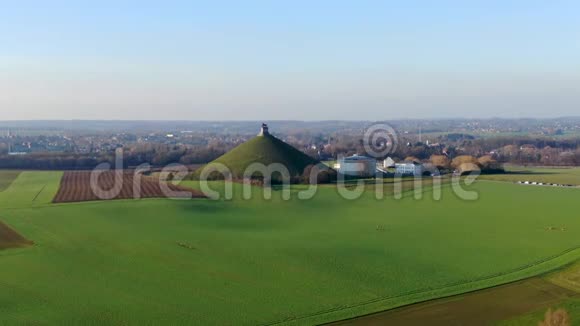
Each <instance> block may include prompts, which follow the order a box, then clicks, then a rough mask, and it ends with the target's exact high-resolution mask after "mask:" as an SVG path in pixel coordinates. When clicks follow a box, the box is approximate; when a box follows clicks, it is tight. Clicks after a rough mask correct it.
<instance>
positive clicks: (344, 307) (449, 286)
mask: <svg viewBox="0 0 580 326" xmlns="http://www.w3.org/2000/svg"><path fill="white" fill-rule="evenodd" d="M579 249H580V245H578V246H575V247H572V248H569V249H566V250H564V251H561V252H560V253H558V254H555V255H552V256H548V257H546V258H543V259H540V260H537V261H535V262H532V263H530V264H527V265H523V266H520V267H516V268H513V269H510V270H508V271H505V272H500V273H495V274H491V275H488V276H484V277H481V278H477V279H474V280H471V281H468V282H455V283H450V284H447V285H444V286H440V287H436V288H429V289H419V290H414V291H409V292H405V293H401V294H397V295H393V296H383V297H377V298H374V299H370V300H366V301H362V302H358V303H355V304H352V305H348V306H347V305H341V306H339V307H335V308H330V309H326V310H321V311H318V312H314V313H311V314H308V315H302V316H298V317H294V318H286V319H283V320H278V321H273V322H268V323H265V324H260V325H262V326H272V325H280V324H284V323H291V322H298V321H301V320H302V321H303V320H305V319H309V318H312V317H317V316H323V315H326V314H330V313H335V312H340V311H344V310H348V309H353V308H359V307H364V306H366V305H370V304H373V303H380V302H381V301H387V300H393V299H398V298H404V297H407V296H412V295H418V294H427V293H431V292H437V291H444V290H446V289H452V288H454V287H460V286H467V285H470V284H474V283H478V282H483V281H488V280H493V279H495V278H499V277H505V276H509V275H511V274H515V273H518V272H522V271H525V270H526V269H530V268H532V267H536V266H539V265H542V264H545V263H548V262H550V261H553V260H556V259H558V258H561V257H563V256H565V255H567V254H569V253H572V252H574V251H576V250H579ZM579 257H580V256H579ZM579 257H576V258H575V259H574V260H578V258H579ZM554 269H556V268H552V269H550V271H551V270H554ZM548 272H549V271H542V272H539V273H537V274H535V275H531V276H527V277H523V278H518V279H515V280H510V281H505V282H499V283H498V284H495V285H491V286H483V287H477V286H476V287H475V288H473V289H470V290H466V291H459V292H457V291H456V292H453V291H451V293H450V294H447V295H446V294H444V295H441V296H437V297H434V298H430V299H425V300H417V301H413V302H411V303H406V304H402V305H395V306H393V307H390V308H386V309H383V310H381V311H376V312H371V313H367V314H361V315H358V316H354V317H351V318H344V319H337V320H335V321H329V322H325V323H324V324H326V323H332V322H339V321H344V320H349V319H352V318H359V317H363V316H367V315H372V314H375V313H377V312H382V311H388V310H392V309H396V308H400V307H404V306H408V305H411V304H417V303H421V302H427V301H431V300H435V299H443V298H448V297H453V296H457V295H463V294H467V293H471V292H475V291H480V290H484V289H489V288H493V287H496V286H500V285H504V284H509V283H513V282H517V281H520V280H523V279H527V278H530V277H534V276H538V275H542V274H546V273H548Z"/></svg>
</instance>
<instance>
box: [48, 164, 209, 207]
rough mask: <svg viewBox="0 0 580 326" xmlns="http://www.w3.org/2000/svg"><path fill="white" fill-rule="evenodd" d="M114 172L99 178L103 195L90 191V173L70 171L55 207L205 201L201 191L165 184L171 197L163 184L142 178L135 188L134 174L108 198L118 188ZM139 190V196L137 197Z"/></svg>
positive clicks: (126, 176)
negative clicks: (134, 201)
mask: <svg viewBox="0 0 580 326" xmlns="http://www.w3.org/2000/svg"><path fill="white" fill-rule="evenodd" d="M115 177H116V175H115V172H114V171H107V172H103V173H101V175H100V176H99V178H98V188H100V189H101V191H93V189H92V188H91V171H67V172H65V173H64V174H63V176H62V179H61V182H60V188H59V189H58V192H57V194H56V196H55V197H54V199H53V202H54V203H70V202H82V201H94V200H112V199H136V198H137V199H138V198H180V197H185V198H190V197H191V198H206V196H205V195H204V194H203V193H201V192H200V191H198V190H194V189H190V188H185V187H181V186H176V185H173V184H171V183H165V185H166V188H168V189H169V190H170V191H171V193H165V192H164V191H163V189H162V187H161V183H160V182H159V181H158V180H157V179H154V178H152V177H146V176H143V177H141V178H140V179H141V181H140V184H139V185H138V186H137V187H136V186H135V185H134V181H135V177H134V172H133V171H125V172H123V173H122V176H121V178H122V186H121V189H120V191H119V192H118V194H117V195H116V196H114V197H112V198H108V197H110V196H106V192H107V191H108V190H110V189H112V188H113V186H114V185H115ZM134 189H136V190H137V191H136V193H134Z"/></svg>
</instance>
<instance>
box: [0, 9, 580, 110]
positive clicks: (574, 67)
mask: <svg viewBox="0 0 580 326" xmlns="http://www.w3.org/2000/svg"><path fill="white" fill-rule="evenodd" d="M578 40H580V3H578V2H577V1H532V0H529V1H427V0H425V1H397V2H395V1H287V2H282V1H235V2H234V1H205V2H196V1H164V2H161V1H150V2H148V1H106V0H105V1H92V2H91V3H89V2H88V1H50V2H49V1H26V0H23V1H10V2H9V1H1V0H0V90H1V92H0V108H1V109H0V113H1V116H0V120H9V119H188V120H195V119H203V120H223V119H234V120H239V119H252V120H254V119H297V120H313V119H316V120H317V119H365V120H367V119H368V120H375V119H376V120H383V119H389V118H397V119H398V118H450V117H484V118H485V117H550V116H568V115H578V112H580V110H578V109H579V108H580V59H579V58H580V42H579V41H578Z"/></svg>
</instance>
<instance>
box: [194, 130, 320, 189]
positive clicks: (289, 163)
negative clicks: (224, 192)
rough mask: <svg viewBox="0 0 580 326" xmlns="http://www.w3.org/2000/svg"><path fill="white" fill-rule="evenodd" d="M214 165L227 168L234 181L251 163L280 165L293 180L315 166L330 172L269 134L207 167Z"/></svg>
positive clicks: (235, 149)
mask: <svg viewBox="0 0 580 326" xmlns="http://www.w3.org/2000/svg"><path fill="white" fill-rule="evenodd" d="M216 163H221V164H223V165H225V166H226V167H228V169H229V170H230V171H231V173H232V177H233V178H234V179H241V178H243V177H244V172H245V171H246V169H247V168H248V167H249V166H250V165H251V164H253V163H261V164H264V165H266V166H268V165H270V164H273V163H279V164H282V165H284V166H285V167H286V168H287V169H288V172H290V176H291V177H293V178H296V177H301V176H303V175H304V173H305V172H307V169H308V168H310V167H312V166H316V165H318V166H322V167H324V169H326V170H328V171H331V170H330V169H329V168H327V167H325V166H324V165H323V164H321V163H320V162H319V161H318V160H316V159H314V158H312V157H310V156H308V155H306V154H304V153H303V152H301V151H299V150H298V149H296V148H294V147H293V146H291V145H289V144H287V143H285V142H284V141H282V140H280V139H278V138H276V137H274V136H272V135H270V134H265V135H260V136H256V137H254V138H252V139H250V140H249V141H247V142H245V143H243V144H241V145H239V146H238V147H236V148H234V149H232V150H231V151H229V152H228V153H226V154H224V155H222V156H221V157H219V158H217V159H216V160H214V161H213V162H211V163H209V165H212V164H214V165H216ZM202 169H203V168H202ZM202 169H199V170H198V171H196V172H195V173H194V178H196V177H199V175H200V173H201V170H202Z"/></svg>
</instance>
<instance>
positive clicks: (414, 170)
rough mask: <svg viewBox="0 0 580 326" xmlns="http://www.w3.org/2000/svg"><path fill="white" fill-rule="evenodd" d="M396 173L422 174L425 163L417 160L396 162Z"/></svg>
mask: <svg viewBox="0 0 580 326" xmlns="http://www.w3.org/2000/svg"><path fill="white" fill-rule="evenodd" d="M395 173H396V174H400V175H414V176H420V175H422V174H423V165H422V164H421V163H417V162H402V163H396V164H395Z"/></svg>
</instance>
